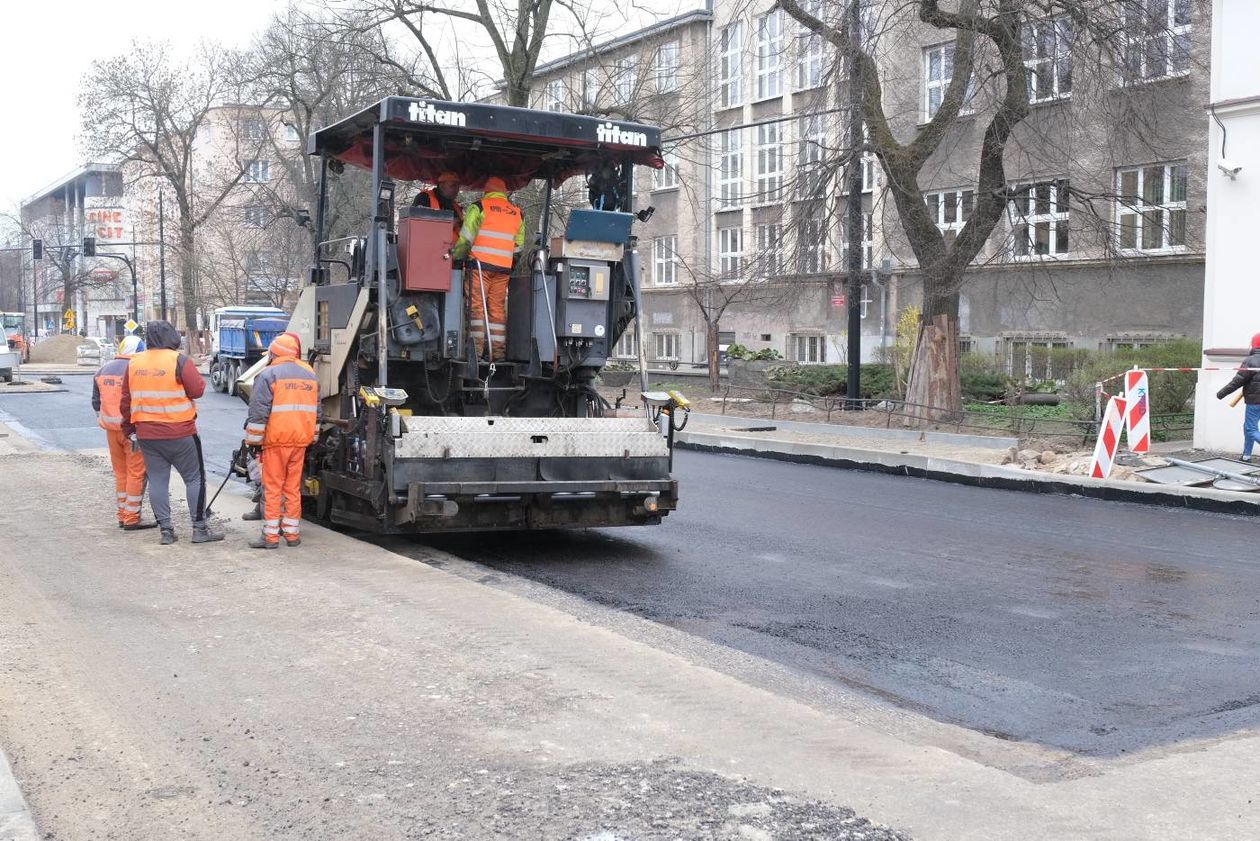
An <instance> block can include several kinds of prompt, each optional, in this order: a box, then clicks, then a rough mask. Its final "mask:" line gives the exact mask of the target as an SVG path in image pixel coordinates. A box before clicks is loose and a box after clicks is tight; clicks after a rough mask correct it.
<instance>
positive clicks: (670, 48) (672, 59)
mask: <svg viewBox="0 0 1260 841" xmlns="http://www.w3.org/2000/svg"><path fill="white" fill-rule="evenodd" d="M679 52H680V50H679V43H678V42H677V41H670V42H669V43H668V44H661V46H660V48H658V49H657V51H656V89H657V91H659V92H660V93H668V92H669V91H672V90H677V88H678V55H679Z"/></svg>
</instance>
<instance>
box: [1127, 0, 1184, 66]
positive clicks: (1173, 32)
mask: <svg viewBox="0 0 1260 841" xmlns="http://www.w3.org/2000/svg"><path fill="white" fill-rule="evenodd" d="M1142 11H1144V12H1145V14H1144V15H1141V16H1140V17H1136V16H1134V15H1136V13H1137V12H1138V6H1137V5H1129V6H1126V7H1125V13H1126V14H1125V20H1124V22H1123V25H1124V32H1123V42H1124V53H1125V54H1124V76H1125V81H1126V82H1128V83H1129V84H1133V85H1140V84H1144V83H1146V82H1153V81H1156V80H1158V79H1171V78H1175V77H1178V76H1185V75H1188V74H1189V73H1190V48H1191V40H1190V39H1191V33H1192V31H1193V28H1194V27H1193V19H1194V4H1193V3H1192V2H1191V0H1143V3H1142ZM1161 19H1162V25H1161V24H1160V21H1161ZM1178 21H1181V22H1178ZM1161 53H1162V55H1161ZM1178 58H1180V66H1178ZM1152 59H1154V60H1156V61H1159V60H1162V61H1163V63H1164V72H1162V73H1160V72H1154V73H1153V72H1151V66H1150V64H1151V62H1152Z"/></svg>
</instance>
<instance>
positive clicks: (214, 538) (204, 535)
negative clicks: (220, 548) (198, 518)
mask: <svg viewBox="0 0 1260 841" xmlns="http://www.w3.org/2000/svg"><path fill="white" fill-rule="evenodd" d="M222 539H223V532H221V531H210V525H209V524H208V523H193V536H192V542H193V543H218V542H219V541H220V540H222Z"/></svg>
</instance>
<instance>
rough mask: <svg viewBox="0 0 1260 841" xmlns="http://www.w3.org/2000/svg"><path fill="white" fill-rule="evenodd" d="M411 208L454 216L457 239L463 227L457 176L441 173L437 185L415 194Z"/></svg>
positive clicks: (451, 173) (450, 173) (462, 210)
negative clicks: (424, 208) (444, 212)
mask: <svg viewBox="0 0 1260 841" xmlns="http://www.w3.org/2000/svg"><path fill="white" fill-rule="evenodd" d="M411 206H412V207H427V208H429V209H431V210H449V211H450V212H451V213H453V214H455V221H454V222H453V223H452V225H453V226H454V228H455V236H457V237H458V236H459V231H460V229H461V228H462V227H463V226H464V208H462V207H460V205H459V176H458V175H456V174H455V173H453V172H449V171H448V172H443V173H442V174H441V175H439V176H438V177H437V184H436V185H435V186H434V187H432V188H431V189H428V190H421V191H420V192H419V193H417V194H416V198H415V200H414V201H412V203H411Z"/></svg>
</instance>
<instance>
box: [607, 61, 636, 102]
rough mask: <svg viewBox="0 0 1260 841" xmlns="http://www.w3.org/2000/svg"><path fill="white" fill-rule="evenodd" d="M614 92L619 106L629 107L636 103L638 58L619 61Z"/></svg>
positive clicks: (615, 70)
mask: <svg viewBox="0 0 1260 841" xmlns="http://www.w3.org/2000/svg"><path fill="white" fill-rule="evenodd" d="M614 74H615V75H614V78H615V80H616V81H615V84H614V85H613V92H614V93H615V95H616V97H617V104H618V105H629V104H630V103H631V102H633V101H634V94H635V88H637V87H638V85H637V82H638V80H639V60H638V57H637V56H633V55H628V56H625V57H623V58H619V59H617V61H616V63H615V64H614Z"/></svg>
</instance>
